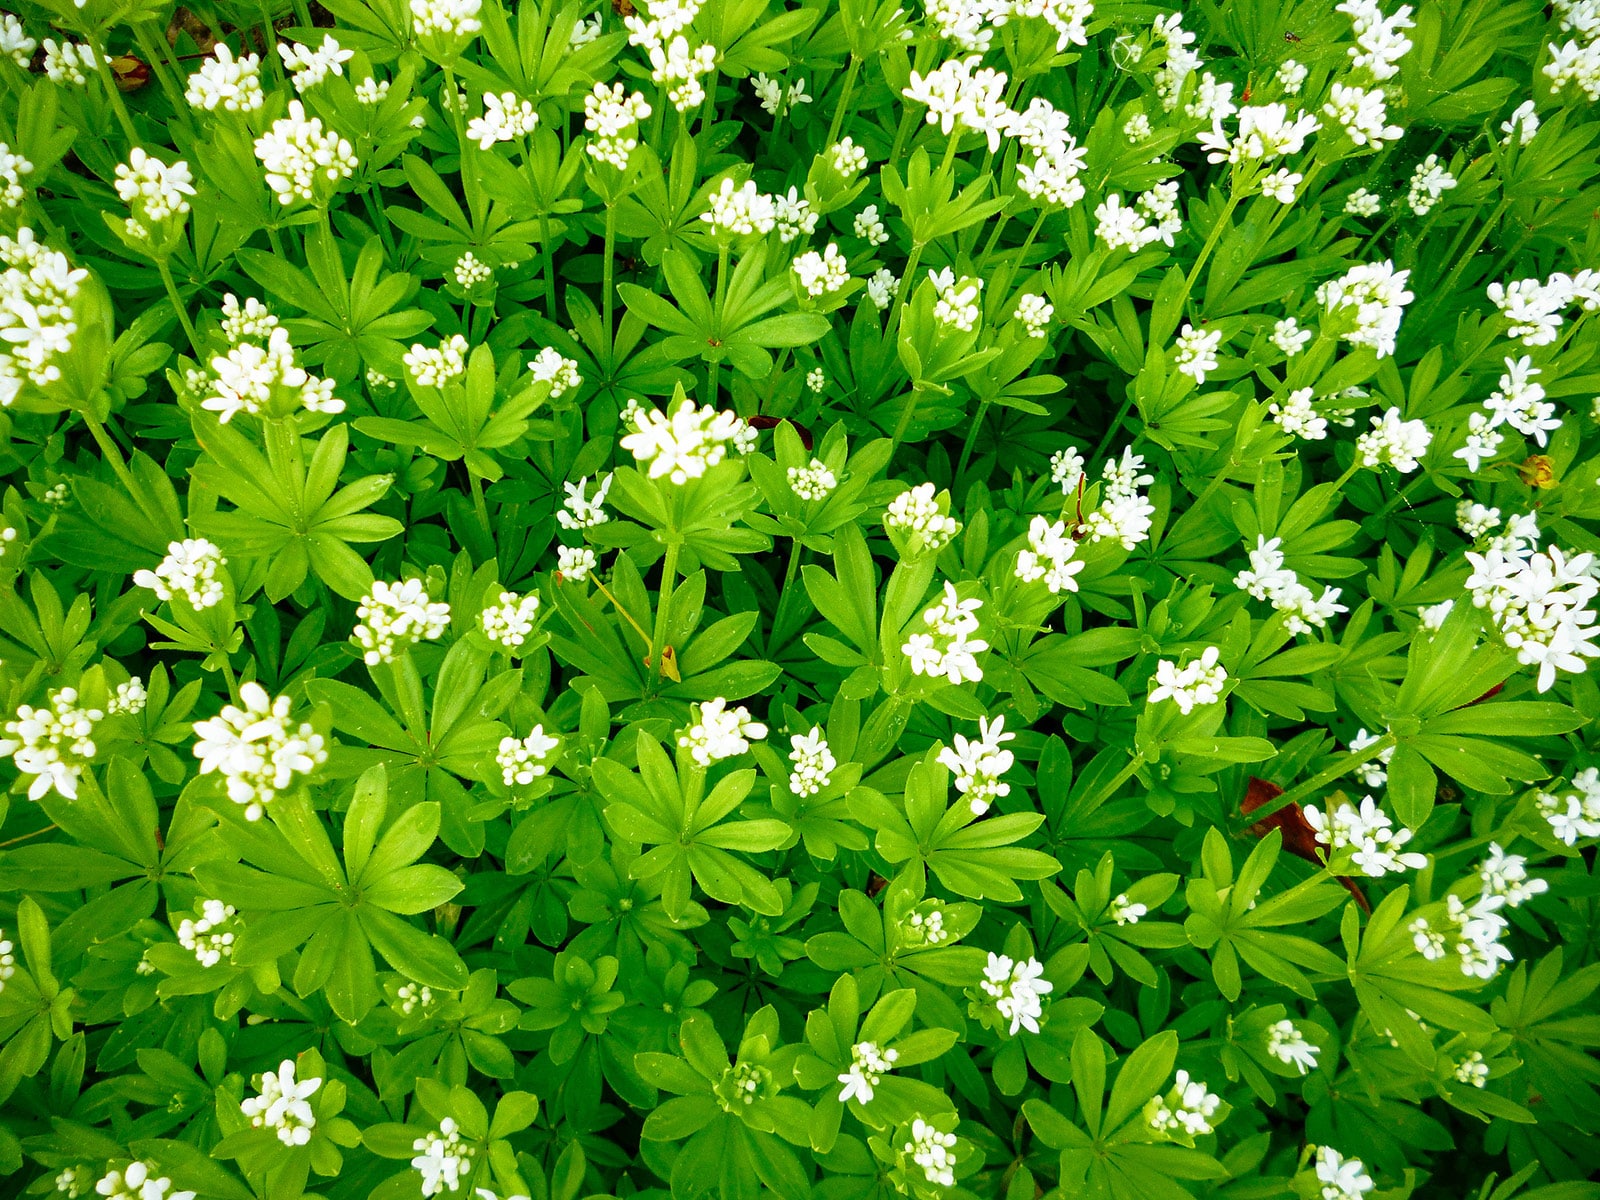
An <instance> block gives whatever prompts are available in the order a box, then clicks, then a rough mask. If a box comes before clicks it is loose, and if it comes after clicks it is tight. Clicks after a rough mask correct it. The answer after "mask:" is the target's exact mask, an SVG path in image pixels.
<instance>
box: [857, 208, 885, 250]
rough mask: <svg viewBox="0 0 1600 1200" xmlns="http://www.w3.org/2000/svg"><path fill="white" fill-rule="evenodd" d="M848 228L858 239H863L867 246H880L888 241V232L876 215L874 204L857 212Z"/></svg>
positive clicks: (879, 217) (876, 209)
mask: <svg viewBox="0 0 1600 1200" xmlns="http://www.w3.org/2000/svg"><path fill="white" fill-rule="evenodd" d="M850 228H851V230H852V231H853V232H854V233H855V235H856V236H857V237H858V238H864V239H865V240H866V243H867V245H869V246H881V245H883V244H884V243H885V242H887V241H888V240H889V230H888V228H887V227H886V226H885V225H884V223H883V218H882V217H881V216H880V215H879V214H878V206H877V205H876V204H869V205H867V206H866V207H865V208H863V209H862V210H861V211H860V212H858V213H857V214H856V215H855V219H854V220H853V221H852V222H851V225H850Z"/></svg>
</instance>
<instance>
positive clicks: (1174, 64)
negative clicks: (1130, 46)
mask: <svg viewBox="0 0 1600 1200" xmlns="http://www.w3.org/2000/svg"><path fill="white" fill-rule="evenodd" d="M1150 34H1151V40H1152V42H1154V43H1159V44H1160V45H1161V46H1162V48H1163V49H1164V50H1165V51H1166V55H1165V60H1164V61H1163V63H1162V65H1161V67H1160V68H1159V69H1158V70H1157V72H1156V78H1155V85H1156V94H1157V95H1158V96H1160V97H1161V105H1162V107H1163V108H1165V109H1166V110H1167V111H1168V112H1171V111H1172V110H1173V109H1174V108H1176V107H1177V105H1178V98H1179V96H1180V95H1181V94H1182V92H1183V85H1184V84H1185V83H1186V82H1187V81H1188V78H1189V76H1191V75H1193V74H1194V73H1195V72H1196V71H1198V70H1199V69H1200V65H1201V59H1200V56H1199V55H1198V54H1196V53H1195V52H1194V51H1193V50H1191V49H1190V47H1191V46H1192V45H1193V44H1194V40H1195V35H1194V34H1193V33H1192V32H1190V31H1189V30H1187V29H1185V28H1184V27H1183V14H1182V13H1181V12H1175V13H1169V14H1167V15H1166V16H1159V17H1157V18H1156V19H1155V22H1154V23H1153V24H1152V25H1151V28H1150Z"/></svg>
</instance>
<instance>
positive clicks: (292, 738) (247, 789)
mask: <svg viewBox="0 0 1600 1200" xmlns="http://www.w3.org/2000/svg"><path fill="white" fill-rule="evenodd" d="M239 698H240V700H241V701H242V702H243V704H244V707H243V708H238V707H235V706H234V705H232V704H229V705H226V706H225V707H224V708H223V710H222V711H221V712H220V713H219V714H217V715H216V716H215V717H212V718H211V719H210V720H208V721H197V722H195V726H194V732H195V735H196V737H197V738H198V740H197V741H196V742H195V744H194V753H195V757H196V758H198V759H199V760H200V774H202V775H209V774H210V773H211V772H212V771H216V772H218V773H219V774H220V775H221V776H222V778H223V783H224V785H225V786H226V788H227V793H228V799H230V800H232V801H233V802H234V803H235V804H241V805H244V809H245V812H244V815H245V820H247V821H257V820H260V819H261V814H262V812H263V811H264V810H265V806H266V805H268V804H270V803H271V802H272V800H273V799H274V798H275V797H276V796H277V795H278V794H279V793H281V792H283V791H285V790H287V789H288V788H290V787H292V786H293V785H294V783H295V781H296V780H297V779H300V778H302V777H304V776H306V775H309V774H311V772H312V771H314V770H316V769H317V767H319V766H321V765H322V764H323V763H324V762H326V761H327V760H328V752H327V750H326V749H324V747H323V741H322V735H321V734H319V733H317V732H316V731H315V730H313V729H312V728H311V725H310V724H309V723H308V722H302V723H301V724H299V725H295V724H294V723H293V722H291V721H290V720H289V697H287V696H279V697H277V698H276V699H274V698H273V697H272V696H271V695H270V694H269V693H268V692H267V689H266V688H264V687H262V686H261V685H260V684H259V683H256V682H254V681H253V680H252V681H251V682H249V683H246V684H243V685H242V686H241V687H240V688H239Z"/></svg>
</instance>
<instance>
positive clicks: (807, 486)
mask: <svg viewBox="0 0 1600 1200" xmlns="http://www.w3.org/2000/svg"><path fill="white" fill-rule="evenodd" d="M788 480H789V489H790V490H791V491H792V492H794V494H795V495H796V496H798V497H800V499H802V500H806V501H809V502H811V503H815V502H817V501H819V500H826V499H827V498H828V497H829V496H830V495H832V494H833V489H834V488H836V487H838V486H839V480H838V479H837V477H835V475H834V473H833V472H832V471H831V470H830V469H829V467H828V464H827V463H825V462H823V461H822V460H821V459H820V458H813V459H812V460H811V461H810V462H809V463H807V464H806V465H805V466H803V467H790V468H789V470H788Z"/></svg>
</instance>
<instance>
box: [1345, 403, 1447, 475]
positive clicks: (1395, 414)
mask: <svg viewBox="0 0 1600 1200" xmlns="http://www.w3.org/2000/svg"><path fill="white" fill-rule="evenodd" d="M1432 442H1433V433H1432V431H1431V430H1429V428H1428V426H1427V424H1426V422H1424V421H1421V420H1415V421H1406V420H1402V419H1401V416H1400V410H1399V409H1398V408H1389V409H1386V410H1385V411H1384V413H1383V415H1382V416H1381V417H1373V418H1372V429H1371V430H1369V431H1368V432H1366V433H1363V434H1362V435H1361V436H1360V437H1358V438H1357V439H1356V457H1357V458H1358V459H1359V460H1360V462H1361V465H1362V466H1364V467H1379V466H1383V465H1384V464H1388V465H1389V466H1391V467H1393V468H1394V469H1395V470H1396V471H1399V472H1400V473H1401V474H1407V473H1409V472H1411V471H1415V470H1416V469H1417V467H1418V465H1419V464H1420V462H1421V459H1422V456H1423V455H1424V454H1426V453H1427V452H1428V447H1429V445H1431V444H1432Z"/></svg>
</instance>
